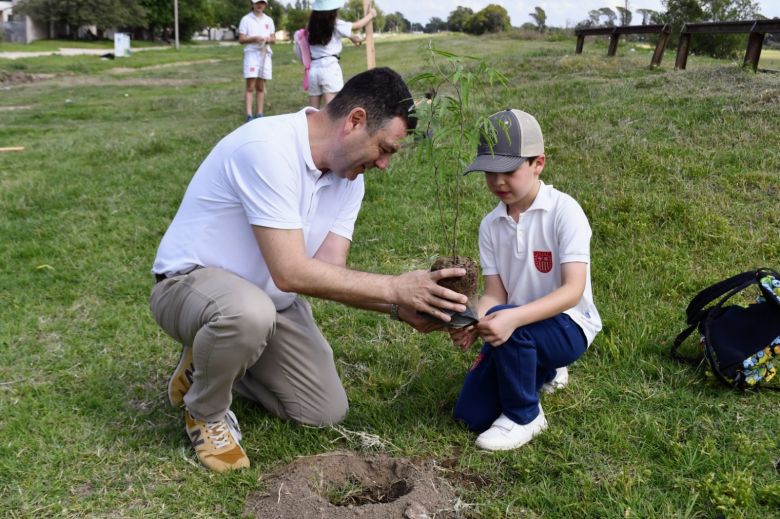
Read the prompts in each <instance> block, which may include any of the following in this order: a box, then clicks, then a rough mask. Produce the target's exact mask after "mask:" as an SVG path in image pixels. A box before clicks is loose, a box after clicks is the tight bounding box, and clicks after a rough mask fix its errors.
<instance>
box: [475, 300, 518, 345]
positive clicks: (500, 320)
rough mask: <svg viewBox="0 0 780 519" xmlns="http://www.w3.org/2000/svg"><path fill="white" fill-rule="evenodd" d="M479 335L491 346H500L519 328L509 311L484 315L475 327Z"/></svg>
mask: <svg viewBox="0 0 780 519" xmlns="http://www.w3.org/2000/svg"><path fill="white" fill-rule="evenodd" d="M475 326H476V328H477V332H478V333H479V335H480V336H481V337H482V338H483V339H485V342H487V343H488V344H490V345H491V346H501V345H502V344H504V343H505V342H506V341H508V340H509V337H511V336H512V333H514V331H515V329H516V328H517V327H518V326H519V325H518V323H517V319H516V318H515V316H513V315H512V312H511V309H507V310H499V311H498V312H495V313H492V314H490V315H486V316H485V317H483V318H482V319H480V321H479V322H478V323H477V324H476V325H475Z"/></svg>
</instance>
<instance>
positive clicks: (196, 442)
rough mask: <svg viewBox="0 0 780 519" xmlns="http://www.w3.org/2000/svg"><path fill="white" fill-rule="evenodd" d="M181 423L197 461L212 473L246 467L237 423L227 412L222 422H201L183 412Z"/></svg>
mask: <svg viewBox="0 0 780 519" xmlns="http://www.w3.org/2000/svg"><path fill="white" fill-rule="evenodd" d="M184 422H185V425H186V429H187V436H189V438H190V441H191V442H192V446H193V448H194V449H195V454H197V455H198V459H199V460H200V462H201V463H202V464H203V465H205V466H206V467H207V468H209V469H211V470H213V471H215V472H225V471H226V470H234V469H243V468H247V467H249V458H247V456H246V452H244V449H242V448H241V445H239V443H238V442H239V441H240V439H241V431H240V430H239V429H238V420H237V419H236V415H234V414H233V412H232V411H228V412H227V414H226V415H225V417H224V418H222V420H217V421H215V422H203V421H201V420H197V419H195V418H193V417H192V415H191V414H190V412H189V411H188V410H187V409H185V410H184Z"/></svg>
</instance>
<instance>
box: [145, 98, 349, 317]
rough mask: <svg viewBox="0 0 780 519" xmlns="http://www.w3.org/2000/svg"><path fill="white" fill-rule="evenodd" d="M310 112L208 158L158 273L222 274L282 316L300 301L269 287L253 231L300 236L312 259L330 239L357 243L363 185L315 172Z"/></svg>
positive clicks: (221, 147) (277, 121)
mask: <svg viewBox="0 0 780 519" xmlns="http://www.w3.org/2000/svg"><path fill="white" fill-rule="evenodd" d="M310 111H316V110H315V109H314V108H305V109H303V110H301V111H299V112H297V113H294V114H287V115H280V116H275V117H265V118H262V119H255V120H254V121H252V122H250V123H247V124H244V125H242V126H240V127H239V128H238V129H237V130H235V131H233V132H232V133H230V134H229V135H227V136H226V137H225V138H223V139H222V140H221V141H220V142H219V143H218V144H217V145H216V146H215V147H214V149H213V150H212V151H211V153H210V154H209V155H208V157H206V159H205V160H204V161H203V163H202V164H201V165H200V167H199V168H198V171H197V172H196V173H195V176H194V177H193V178H192V181H191V182H190V185H189V186H188V187H187V192H186V193H185V194H184V199H183V200H182V203H181V206H180V207H179V211H178V213H176V216H175V217H174V219H173V222H171V225H170V227H169V228H168V231H167V232H166V233H165V236H163V239H162V241H161V243H160V247H159V249H158V251H157V258H156V259H155V262H154V266H153V267H152V270H153V271H154V272H156V273H164V274H172V273H176V272H183V271H187V270H188V269H191V268H192V267H194V266H196V265H201V266H206V267H221V268H223V269H225V270H228V271H230V272H233V273H235V274H238V275H239V276H241V277H242V278H244V279H247V280H249V281H251V282H252V283H254V284H256V285H257V286H259V287H260V288H262V289H263V290H264V291H265V292H266V293H267V294H268V295H269V296H270V297H271V299H272V300H273V302H274V304H275V305H276V308H277V309H278V310H283V309H284V308H287V307H288V306H290V305H291V304H292V303H293V301H294V300H295V297H296V295H295V294H292V293H288V292H282V291H281V290H279V289H278V288H277V287H276V285H274V282H273V281H272V280H271V275H270V273H269V271H268V267H267V266H266V264H265V261H264V260H263V257H262V255H261V253H260V248H259V246H258V244H257V241H256V239H255V236H254V234H253V232H252V225H257V226H261V227H271V228H274V229H301V230H302V231H303V238H304V243H305V246H306V255H307V256H309V257H312V256H313V255H314V254H315V253H316V252H317V250H318V249H319V247H320V245H322V242H323V241H324V240H325V237H326V236H327V235H328V233H329V232H333V233H335V234H337V235H339V236H343V237H344V238H346V239H348V240H351V239H352V232H353V230H354V226H355V220H356V219H357V215H358V212H359V211H360V204H361V201H362V200H363V193H364V184H363V177H362V176H360V177H358V178H357V179H356V180H354V181H349V180H346V179H343V178H339V177H336V176H334V175H333V174H326V175H323V174H322V172H321V171H320V170H318V169H317V168H316V166H315V165H314V160H313V159H312V156H311V147H310V145H309V133H308V125H307V122H306V113H307V112H310Z"/></svg>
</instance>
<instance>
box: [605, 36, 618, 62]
mask: <svg viewBox="0 0 780 519" xmlns="http://www.w3.org/2000/svg"><path fill="white" fill-rule="evenodd" d="M618 40H620V35H619V34H618V33H613V34H610V35H609V48H608V49H607V56H614V55H615V52H617V46H618Z"/></svg>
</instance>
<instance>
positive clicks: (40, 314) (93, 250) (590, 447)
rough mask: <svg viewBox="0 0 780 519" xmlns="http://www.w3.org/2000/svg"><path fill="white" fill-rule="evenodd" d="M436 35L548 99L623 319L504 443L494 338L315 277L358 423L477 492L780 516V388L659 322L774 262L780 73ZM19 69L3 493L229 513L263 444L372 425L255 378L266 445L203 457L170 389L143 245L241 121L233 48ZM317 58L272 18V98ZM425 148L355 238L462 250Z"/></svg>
mask: <svg viewBox="0 0 780 519" xmlns="http://www.w3.org/2000/svg"><path fill="white" fill-rule="evenodd" d="M426 42H427V40H426V39H425V38H405V39H403V40H393V39H379V40H378V42H377V45H378V46H377V63H378V64H379V65H388V66H392V67H394V68H396V69H397V70H398V71H399V72H401V73H402V74H404V75H405V76H407V77H411V76H412V75H414V74H416V73H419V72H421V71H423V70H424V68H425V61H424V53H423V51H422V47H423V46H424V45H425V43H426ZM436 45H438V46H440V47H442V48H444V49H447V50H450V51H452V52H455V53H464V52H467V53H469V54H471V55H475V56H482V57H485V59H487V60H488V61H489V62H490V63H491V64H492V65H493V66H495V67H497V68H498V69H499V70H501V71H502V72H503V73H504V74H506V75H507V77H508V78H509V81H510V84H509V87H508V88H506V89H502V88H495V89H491V90H489V91H488V94H487V95H486V96H484V97H481V98H478V99H476V100H475V107H476V109H477V111H479V112H481V113H484V114H489V113H492V112H495V111H497V110H499V109H502V108H505V107H510V106H511V107H517V108H521V109H523V110H526V111H528V112H530V113H532V114H534V115H536V116H537V118H538V119H539V121H540V123H541V125H542V128H543V130H544V132H545V139H546V149H547V156H548V162H547V167H546V169H545V171H544V173H543V179H544V180H545V182H547V183H551V184H554V185H555V186H556V187H557V188H559V189H561V190H563V191H565V192H568V193H570V194H572V195H573V196H574V197H575V198H577V199H578V200H579V201H580V203H581V205H582V206H583V208H584V209H585V212H586V213H587V214H588V216H589V218H590V221H591V225H592V227H593V233H594V234H593V242H592V262H593V290H594V296H595V300H596V304H597V306H598V308H599V310H600V312H601V315H602V317H603V320H604V324H605V326H604V330H603V332H602V333H601V334H600V335H599V336H598V337H597V338H596V341H595V343H594V344H593V345H592V347H591V348H590V350H589V351H588V352H587V353H586V354H585V355H584V356H583V358H582V359H580V360H579V361H577V362H576V363H575V364H574V365H573V366H572V367H571V369H570V374H571V379H572V380H571V383H570V385H569V386H568V387H567V388H566V389H565V390H563V391H560V392H558V393H555V394H553V395H549V396H546V397H545V398H544V407H545V412H546V414H547V416H548V420H549V423H550V427H549V429H548V431H547V432H546V433H545V434H543V435H542V436H540V437H539V438H537V439H535V440H534V441H533V442H532V443H531V444H529V445H528V446H526V447H524V448H522V449H520V450H517V451H514V452H506V453H498V454H496V453H486V452H482V451H479V450H478V449H476V448H475V446H474V435H473V434H470V433H469V432H467V431H465V430H464V429H463V428H461V427H460V426H458V425H456V424H455V423H453V422H452V420H451V418H450V412H451V408H452V405H453V403H454V400H455V398H456V396H457V393H458V390H459V387H460V384H461V381H462V379H463V376H464V373H465V371H466V369H467V368H468V366H469V365H470V363H471V361H472V360H473V357H474V354H475V353H474V352H475V350H472V351H471V352H468V353H465V354H464V353H461V352H460V351H459V350H456V349H455V348H453V347H452V346H451V345H450V343H449V340H448V339H447V338H445V336H444V335H441V334H431V335H419V334H415V333H413V331H411V329H409V328H406V327H404V326H402V325H401V324H399V323H396V322H392V321H389V320H388V319H387V318H386V316H383V315H375V314H372V313H370V312H363V311H353V310H350V309H347V308H345V307H343V306H341V305H338V304H335V303H329V302H324V301H316V300H313V301H312V302H313V305H314V311H315V315H316V317H317V319H318V321H319V323H320V324H321V328H322V330H323V332H324V334H325V336H326V337H327V338H328V339H329V341H330V342H331V344H332V346H333V349H334V351H335V353H336V356H337V365H338V368H339V370H340V373H341V376H342V380H343V382H344V385H345V387H346V389H347V393H348V395H349V398H350V403H351V411H350V414H349V416H348V417H347V419H346V421H345V423H344V424H343V427H345V428H346V429H347V430H349V431H355V432H366V433H370V434H374V435H377V436H379V437H380V438H382V439H383V440H385V441H386V445H388V447H387V448H388V451H389V453H390V454H392V455H395V456H408V457H420V458H426V459H427V458H433V459H437V460H442V461H444V460H447V461H448V463H449V466H452V467H454V469H455V470H456V471H457V472H458V473H459V474H460V475H461V476H462V477H461V478H459V481H467V480H469V478H471V479H479V481H481V482H482V484H481V485H480V486H470V485H467V486H464V487H462V488H460V496H461V499H462V500H463V501H464V502H465V503H468V504H469V506H468V507H467V508H466V510H467V512H466V516H469V517H551V518H558V517H572V518H586V517H587V518H590V517H593V518H617V517H636V518H648V517H665V518H666V517H669V518H714V517H718V516H721V515H719V514H724V515H722V516H724V517H729V518H755V517H777V514H778V509H780V474H779V473H778V471H779V470H780V465H778V464H779V463H780V439H778V435H777V431H778V430H780V414H778V412H777V411H778V408H779V407H778V395H777V394H768V393H767V392H764V393H760V394H739V393H734V392H731V391H728V390H726V389H724V388H722V387H719V386H717V385H715V384H714V383H713V382H712V381H710V380H707V379H706V378H705V377H704V376H703V374H702V373H700V372H697V371H695V370H693V369H691V368H689V367H686V366H681V365H679V364H677V363H674V362H672V361H671V360H670V359H669V356H668V347H669V345H670V343H671V340H672V339H673V338H674V336H675V335H676V334H677V333H678V332H679V331H680V330H681V329H682V328H683V324H684V323H683V315H684V309H685V306H686V305H687V304H688V302H689V300H690V298H691V297H692V296H693V295H694V294H695V293H696V292H697V291H698V290H699V289H701V288H703V287H704V286H706V285H709V284H711V283H713V282H715V281H717V280H719V279H721V278H724V277H727V276H729V275H732V274H735V273H737V272H741V271H743V270H747V269H752V268H755V267H758V266H771V267H774V268H776V269H777V268H778V267H780V234H779V233H778V229H780V214H779V213H778V211H777V210H775V208H776V207H777V201H778V197H779V196H780V181H779V180H778V171H780V148H778V145H777V142H778V141H777V133H778V127H777V121H778V120H780V76H779V75H777V74H760V73H759V74H754V73H753V72H751V71H746V70H743V69H741V68H740V67H738V66H735V65H734V64H732V63H730V62H724V61H715V60H709V59H703V58H699V57H696V56H691V57H690V59H689V64H688V70H686V71H679V72H675V71H674V70H673V65H674V55H673V53H668V54H667V56H665V58H664V61H663V64H662V66H661V67H660V68H659V69H656V70H650V69H648V67H647V65H648V64H649V62H650V52H651V51H650V50H648V49H641V48H640V49H638V50H636V51H634V52H631V51H630V50H628V49H627V48H623V47H624V46H622V45H621V48H620V49H619V51H618V56H616V57H615V58H611V59H608V58H607V57H606V55H605V54H606V50H605V47H603V46H600V45H596V44H590V43H588V44H586V46H585V52H584V53H583V54H582V55H579V56H578V55H575V54H574V41H573V40H571V41H567V42H555V43H553V42H528V41H521V40H514V39H508V38H501V37H485V38H473V37H466V36H454V35H450V36H446V37H439V38H437V39H436ZM4 48H5V45H4V46H3V47H1V48H0V50H2V49H4ZM342 65H343V68H344V71H345V75H347V76H349V75H352V74H354V73H356V72H358V71H360V70H362V69H363V68H364V67H365V56H364V54H363V50H362V49H359V48H348V49H345V52H344V54H343V57H342ZM2 72H21V73H29V74H54V75H55V77H53V78H50V79H46V80H42V81H34V82H31V83H25V84H18V85H3V84H0V88H2V95H1V96H0V147H6V146H24V147H25V150H24V151H23V152H15V153H0V213H1V214H2V215H3V218H2V220H0V244H2V247H0V266H1V268H0V294H1V297H2V301H3V305H2V307H3V308H4V309H5V315H4V318H2V319H0V502H2V503H3V506H2V514H4V515H5V516H7V517H36V518H37V517H63V516H64V517H84V516H100V517H184V516H187V517H191V516H195V517H218V516H229V517H235V516H239V515H240V514H241V512H242V509H243V506H244V502H245V500H246V498H247V496H248V495H249V494H250V493H253V492H256V491H261V490H264V488H263V486H262V483H261V482H260V478H261V476H262V475H263V474H264V473H267V472H268V471H269V470H271V469H272V468H275V467H278V466H280V465H283V464H286V463H288V462H290V461H291V460H293V459H294V458H295V457H297V456H303V455H310V454H318V453H323V452H329V451H332V450H334V449H338V448H346V449H353V450H357V449H360V448H361V445H360V444H359V443H358V442H356V441H353V440H352V439H351V438H352V436H349V435H346V436H345V435H344V434H343V432H339V431H337V430H334V429H328V428H326V429H313V428H307V427H301V426H297V425H293V424H289V423H284V422H281V421H280V420H277V419H275V418H273V417H271V416H269V415H267V414H266V413H265V412H264V411H262V409H260V408H258V407H257V406H255V405H253V404H251V403H249V402H247V401H245V400H242V399H236V401H235V402H234V407H233V409H234V411H236V414H237V415H238V418H239V420H240V421H241V427H242V430H243V431H244V441H243V445H244V446H245V448H246V450H247V451H248V454H249V456H250V458H251V460H252V467H251V468H250V469H249V470H245V471H242V472H240V473H234V474H228V475H217V474H212V473H210V472H208V471H206V470H205V469H202V468H200V467H199V466H198V465H197V462H196V460H195V457H194V453H193V452H192V450H191V448H190V445H189V441H188V440H187V438H186V436H185V434H184V430H183V422H182V418H181V415H180V412H179V411H178V410H174V409H171V408H169V407H168V406H167V404H166V401H165V389H166V382H167V377H168V375H169V373H170V371H171V370H172V368H173V366H174V365H175V362H176V360H177V359H178V354H179V347H178V345H176V344H175V343H174V342H173V341H172V340H171V339H170V338H168V337H167V336H166V335H165V334H164V333H163V332H162V331H161V330H159V328H158V327H157V325H156V324H155V323H154V321H153V320H152V318H151V316H150V313H149V310H148V307H147V299H148V295H149V290H150V287H151V285H152V279H151V275H150V268H151V263H152V260H153V258H154V255H155V251H156V247H157V245H158V243H159V240H160V238H161V237H162V234H163V233H164V231H165V229H166V228H167V225H168V223H169V222H170V221H171V219H172V218H173V215H174V214H175V211H176V209H177V207H178V204H179V202H180V200H181V197H182V195H183V193H184V190H185V189H186V187H187V183H188V181H189V179H190V177H191V176H192V174H193V173H194V171H195V169H196V168H197V166H198V165H199V163H200V162H201V161H202V160H203V158H204V157H205V156H206V154H207V153H208V152H209V151H210V150H211V148H212V147H213V145H214V144H215V143H216V142H217V141H218V140H219V139H220V138H221V137H223V136H224V135H225V134H227V133H228V132H230V131H231V130H233V129H234V128H236V127H237V126H238V125H239V124H241V123H242V122H243V119H244V116H243V107H242V104H243V101H242V87H243V80H242V79H241V51H240V49H239V48H238V47H235V46H233V47H224V46H223V47H220V46H185V47H184V48H182V50H180V51H178V52H177V51H175V50H165V51H152V52H142V53H137V54H133V56H132V57H131V58H127V59H122V60H119V59H118V60H114V61H105V60H100V59H99V58H97V57H95V56H75V57H41V58H29V59H20V60H14V61H10V60H2V59H0V78H1V77H3V76H2ZM301 75H302V70H301V66H300V65H298V64H296V63H294V62H293V61H292V49H291V47H290V45H283V44H280V45H277V46H276V48H275V54H274V80H273V81H271V82H270V87H269V103H268V105H267V107H266V113H267V114H269V115H271V114H278V113H285V112H289V111H293V110H297V109H299V108H300V107H302V106H303V105H304V104H305V101H306V97H305V95H304V93H303V92H302V91H301V89H300V82H301ZM418 94H419V93H418ZM429 169H430V168H428V167H426V166H419V165H415V161H414V150H413V149H412V146H409V147H408V149H407V150H406V151H404V152H402V153H401V154H400V156H399V157H397V158H396V159H394V162H393V163H392V165H391V167H390V168H389V170H388V171H387V172H386V173H381V172H376V171H374V172H369V173H368V174H367V175H366V179H367V192H366V197H365V201H364V205H363V210H362V212H361V216H360V218H359V220H358V224H357V228H356V232H355V236H354V242H355V245H354V246H353V248H352V252H351V256H350V264H351V266H353V267H355V268H358V269H363V270H372V271H378V272H383V273H400V272H403V271H405V270H408V269H412V268H427V266H428V265H430V263H431V261H432V259H433V257H434V256H435V255H437V254H440V253H445V252H446V250H445V248H446V247H445V244H446V240H445V239H444V236H443V233H442V229H441V226H440V224H439V215H438V213H437V212H436V211H435V204H434V202H433V201H434V197H435V192H434V186H433V184H432V182H431V180H430V171H429ZM451 173H452V174H453V175H455V174H458V172H456V171H453V172H451ZM464 190H465V201H464V203H463V206H462V214H461V222H460V234H461V238H460V240H459V242H460V243H461V251H460V252H461V253H463V254H466V255H469V256H471V257H474V258H476V257H478V252H477V228H478V225H479V222H480V220H481V218H482V216H483V215H484V214H485V213H487V212H488V211H490V210H491V209H492V208H493V207H494V205H495V203H496V202H495V200H493V199H492V198H491V196H489V194H488V193H487V191H486V189H485V188H484V185H483V181H482V179H481V178H480V176H479V175H476V174H475V175H470V176H468V177H466V180H465V187H464ZM477 477H478V478H477Z"/></svg>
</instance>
